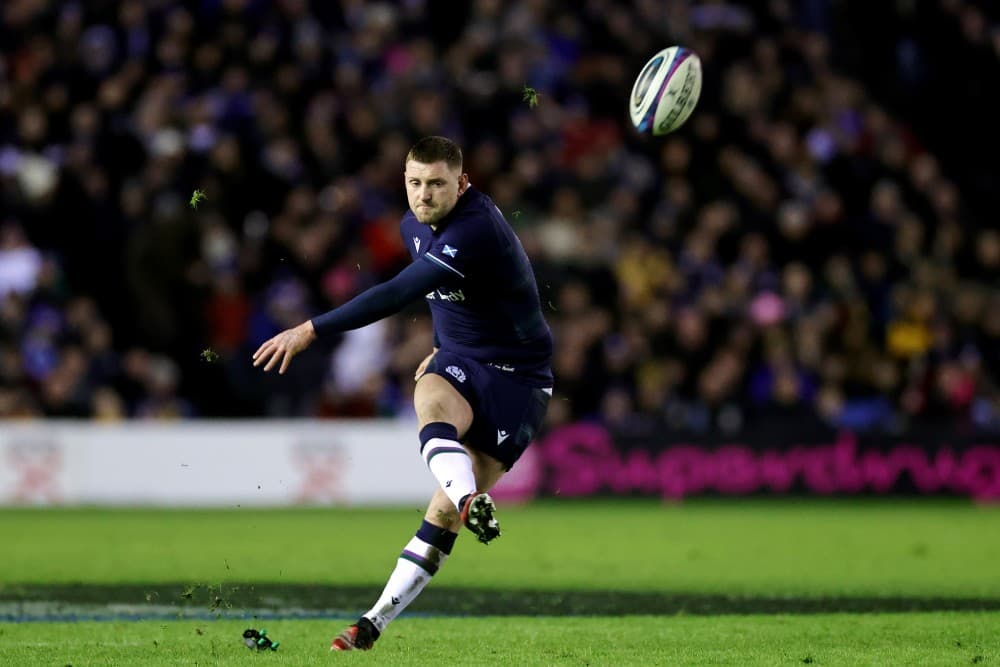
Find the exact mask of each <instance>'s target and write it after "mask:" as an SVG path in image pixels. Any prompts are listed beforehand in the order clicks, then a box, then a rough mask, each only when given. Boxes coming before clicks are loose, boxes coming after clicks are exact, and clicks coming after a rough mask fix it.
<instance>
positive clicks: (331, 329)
mask: <svg viewBox="0 0 1000 667" xmlns="http://www.w3.org/2000/svg"><path fill="white" fill-rule="evenodd" d="M453 281H454V274H453V273H452V272H451V271H450V270H449V269H446V268H443V267H440V266H438V265H436V264H433V263H432V262H414V263H413V264H410V265H409V266H407V267H406V268H405V269H403V270H402V271H400V272H399V273H398V274H396V276H395V277H393V278H392V279H390V280H387V281H386V282H384V283H381V284H378V285H375V286H374V287H372V288H370V289H368V290H365V291H364V292H362V293H361V294H359V295H358V296H356V297H354V298H353V299H351V300H350V301H348V302H347V303H345V304H344V305H342V306H340V307H339V308H334V309H333V310H331V311H329V312H326V313H323V314H322V315H320V316H318V317H314V318H313V319H311V320H308V321H306V322H303V323H302V324H300V325H299V326H297V327H293V328H291V329H286V330H285V331H282V332H281V333H279V334H278V335H277V336H275V337H273V338H271V339H270V340H268V341H265V342H264V344H263V345H261V346H260V347H259V348H258V349H257V351H256V352H255V353H254V355H253V365H254V366H260V365H261V364H265V365H264V370H265V371H270V370H271V369H272V368H274V367H275V365H278V364H280V366H279V368H278V373H281V374H283V373H284V372H285V370H286V369H287V368H288V364H290V363H291V361H292V357H294V356H295V355H296V354H298V353H299V352H301V351H302V350H304V349H306V348H307V347H309V345H310V344H311V343H312V342H313V341H314V340H316V339H317V338H318V337H321V336H325V335H327V334H331V333H338V332H341V331H348V330H350V329H358V328H361V327H363V326H366V325H368V324H371V323H372V322H376V321H378V320H381V319H382V318H384V317H388V316H389V315H392V314H393V313H398V312H399V311H400V310H402V308H403V306H405V305H406V304H408V303H410V302H411V301H414V300H415V299H417V298H419V297H422V296H423V295H425V294H427V293H428V292H430V291H431V290H434V289H436V288H438V287H442V286H444V285H448V284H450V283H451V282H453Z"/></svg>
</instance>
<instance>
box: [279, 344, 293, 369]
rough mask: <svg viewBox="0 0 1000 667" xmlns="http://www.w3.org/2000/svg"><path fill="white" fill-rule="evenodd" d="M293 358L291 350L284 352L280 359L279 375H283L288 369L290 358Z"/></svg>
mask: <svg viewBox="0 0 1000 667" xmlns="http://www.w3.org/2000/svg"><path fill="white" fill-rule="evenodd" d="M294 356H295V353H294V352H292V351H291V350H285V355H284V357H282V359H281V368H279V369H278V373H280V374H281V375H284V374H285V370H286V369H287V368H288V364H290V363H292V357H294Z"/></svg>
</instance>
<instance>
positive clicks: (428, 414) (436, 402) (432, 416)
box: [416, 396, 452, 424]
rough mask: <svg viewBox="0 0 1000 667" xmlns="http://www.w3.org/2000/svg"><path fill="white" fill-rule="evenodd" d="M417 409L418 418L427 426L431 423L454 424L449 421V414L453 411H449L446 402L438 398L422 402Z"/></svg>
mask: <svg viewBox="0 0 1000 667" xmlns="http://www.w3.org/2000/svg"><path fill="white" fill-rule="evenodd" d="M416 407H417V416H418V417H419V418H420V421H421V422H423V423H425V424H429V423H431V422H448V423H451V422H452V420H451V419H449V416H450V415H449V413H450V412H451V411H449V410H448V406H447V404H446V402H445V401H443V400H441V399H440V398H438V397H436V396H432V397H429V398H426V399H424V400H422V401H420V402H419V403H418V404H417V406H416Z"/></svg>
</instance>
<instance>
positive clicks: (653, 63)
mask: <svg viewBox="0 0 1000 667" xmlns="http://www.w3.org/2000/svg"><path fill="white" fill-rule="evenodd" d="M701 76H702V75H701V59H699V58H698V56H697V55H696V54H695V53H694V52H693V51H691V50H690V49H686V48H684V47H683V46H671V47H670V48H667V49H663V50H662V51H660V52H659V53H657V54H656V55H655V56H653V57H652V58H650V59H649V62H647V63H646V66H645V67H643V68H642V71H641V72H639V76H638V77H636V80H635V84H634V85H633V86H632V98H631V100H630V101H629V105H628V108H629V115H630V116H631V117H632V124H633V125H635V128H636V129H637V130H639V131H640V132H643V133H650V134H655V135H661V134H667V133H668V132H673V131H674V130H676V129H677V128H678V127H680V126H681V125H683V124H684V121H686V120H687V119H688V117H689V116H690V115H691V112H692V111H694V107H695V105H696V104H698V96H699V95H701Z"/></svg>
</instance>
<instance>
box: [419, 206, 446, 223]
mask: <svg viewBox="0 0 1000 667" xmlns="http://www.w3.org/2000/svg"><path fill="white" fill-rule="evenodd" d="M413 214H414V215H415V216H417V222H420V223H422V224H425V225H433V224H434V223H435V222H437V221H438V220H440V219H441V218H443V217H444V216H443V215H442V214H441V207H440V206H432V205H427V206H426V208H424V207H422V206H419V205H418V207H417V208H416V209H414V210H413Z"/></svg>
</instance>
